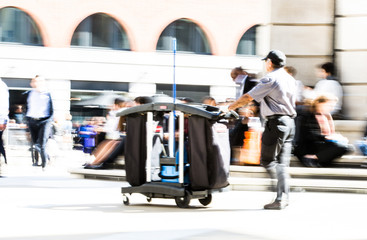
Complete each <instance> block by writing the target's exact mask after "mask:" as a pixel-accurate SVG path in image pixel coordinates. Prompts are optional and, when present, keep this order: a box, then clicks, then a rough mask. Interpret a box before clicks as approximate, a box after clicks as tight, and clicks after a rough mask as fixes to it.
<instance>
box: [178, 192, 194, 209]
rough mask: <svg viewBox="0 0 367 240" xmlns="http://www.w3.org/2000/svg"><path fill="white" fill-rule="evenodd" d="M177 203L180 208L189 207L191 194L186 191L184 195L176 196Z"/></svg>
mask: <svg viewBox="0 0 367 240" xmlns="http://www.w3.org/2000/svg"><path fill="white" fill-rule="evenodd" d="M175 201H176V205H177V207H179V208H188V207H189V204H190V201H191V194H190V193H188V192H186V194H185V196H183V197H175Z"/></svg>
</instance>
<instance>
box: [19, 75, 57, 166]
mask: <svg viewBox="0 0 367 240" xmlns="http://www.w3.org/2000/svg"><path fill="white" fill-rule="evenodd" d="M30 85H31V87H32V90H30V91H29V92H28V93H27V94H28V97H27V113H26V118H27V122H28V128H29V132H30V134H31V139H32V144H34V147H35V149H36V151H37V152H39V153H40V155H41V159H42V165H41V166H42V169H44V168H45V167H46V160H47V159H49V156H48V154H47V152H46V143H47V141H48V139H49V137H50V133H51V123H52V119H53V106H52V98H51V95H50V93H49V92H48V91H47V89H46V80H45V78H43V77H42V76H39V75H37V76H36V77H34V78H33V79H32V80H31V83H30ZM33 165H34V166H38V163H37V162H34V163H33Z"/></svg>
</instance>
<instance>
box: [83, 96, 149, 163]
mask: <svg viewBox="0 0 367 240" xmlns="http://www.w3.org/2000/svg"><path fill="white" fill-rule="evenodd" d="M151 102H152V99H151V98H150V97H146V96H142V97H136V98H135V99H134V102H129V101H125V100H122V99H118V98H117V99H116V100H115V104H114V108H113V110H112V111H110V113H109V118H108V120H107V121H108V122H107V124H106V128H107V134H106V138H107V139H106V140H104V141H103V142H102V143H100V144H99V145H98V147H97V148H96V149H95V151H94V152H93V155H94V157H95V159H94V161H93V162H92V163H89V164H86V165H85V166H84V168H86V169H101V168H103V167H104V166H103V164H104V163H106V162H113V161H114V160H115V159H116V158H117V157H118V156H119V155H123V154H124V150H125V136H121V132H124V131H125V125H124V124H125V119H124V117H116V116H115V113H116V111H118V110H120V109H122V108H127V107H133V106H137V105H142V104H146V103H151Z"/></svg>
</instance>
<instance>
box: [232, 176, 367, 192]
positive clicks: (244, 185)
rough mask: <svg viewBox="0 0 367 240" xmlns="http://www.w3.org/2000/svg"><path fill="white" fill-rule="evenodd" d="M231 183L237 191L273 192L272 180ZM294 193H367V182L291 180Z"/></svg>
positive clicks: (240, 180)
mask: <svg viewBox="0 0 367 240" xmlns="http://www.w3.org/2000/svg"><path fill="white" fill-rule="evenodd" d="M229 182H230V184H231V188H232V190H235V191H271V189H272V180H271V179H269V178H243V177H240V178H239V177H230V178H229ZM289 184H290V188H291V191H292V192H303V191H307V192H341V193H361V194H365V193H367V181H365V180H335V179H304V178H297V179H295V178H291V179H290V180H289Z"/></svg>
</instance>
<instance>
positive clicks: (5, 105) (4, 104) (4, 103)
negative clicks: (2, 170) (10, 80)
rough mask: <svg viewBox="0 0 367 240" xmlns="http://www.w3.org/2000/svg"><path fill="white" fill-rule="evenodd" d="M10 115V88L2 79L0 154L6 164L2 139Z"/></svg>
mask: <svg viewBox="0 0 367 240" xmlns="http://www.w3.org/2000/svg"><path fill="white" fill-rule="evenodd" d="M8 114H9V90H8V86H7V85H6V84H5V83H4V82H3V81H2V80H1V79H0V153H1V154H2V155H3V156H4V159H5V163H7V160H6V154H5V148H4V144H3V138H2V137H3V132H4V130H5V128H6V124H7V123H8Z"/></svg>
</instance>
